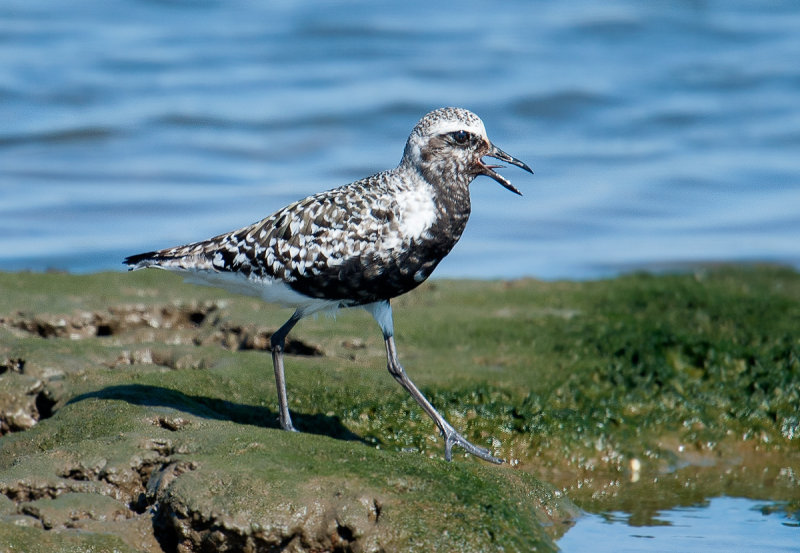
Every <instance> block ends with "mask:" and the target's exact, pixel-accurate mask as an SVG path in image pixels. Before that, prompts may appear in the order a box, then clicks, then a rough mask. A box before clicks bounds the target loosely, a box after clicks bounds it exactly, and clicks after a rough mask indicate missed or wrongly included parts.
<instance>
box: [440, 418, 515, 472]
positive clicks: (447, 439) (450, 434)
mask: <svg viewBox="0 0 800 553" xmlns="http://www.w3.org/2000/svg"><path fill="white" fill-rule="evenodd" d="M442 433H443V434H444V458H445V459H446V460H447V461H451V460H452V459H453V454H452V449H453V446H454V445H458V446H460V447H462V448H463V449H464V450H465V451H466V452H467V453H470V454H471V455H474V456H475V457H478V458H479V459H483V460H484V461H489V462H490V463H495V464H497V465H501V464H503V463H504V462H505V461H504V460H503V459H500V458H499V457H495V456H494V455H492V454H491V453H490V452H489V450H488V449H486V448H484V447H479V446H476V445H475V444H473V443H472V442H470V441H469V440H467V439H466V438H465V437H464V436H462V435H461V434H459V433H458V432H457V431H456V430H455V429H454V428H452V427H451V428H448V429H445V430H444V431H443V432H442Z"/></svg>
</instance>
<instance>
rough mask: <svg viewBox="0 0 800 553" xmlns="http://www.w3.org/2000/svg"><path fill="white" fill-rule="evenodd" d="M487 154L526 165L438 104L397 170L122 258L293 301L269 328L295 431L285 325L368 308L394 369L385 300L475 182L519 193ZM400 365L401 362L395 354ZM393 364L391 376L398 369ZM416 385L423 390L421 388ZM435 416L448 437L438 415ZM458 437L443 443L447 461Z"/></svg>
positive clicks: (462, 208) (477, 124)
mask: <svg viewBox="0 0 800 553" xmlns="http://www.w3.org/2000/svg"><path fill="white" fill-rule="evenodd" d="M487 155H488V156H492V157H496V158H498V159H501V160H504V161H506V162H509V163H513V164H515V165H517V166H519V167H522V168H524V169H526V170H528V171H530V169H529V168H528V167H527V166H526V165H525V164H524V163H522V162H520V161H519V160H517V159H515V158H513V157H511V156H509V155H508V154H506V153H504V152H503V151H502V150H499V149H498V148H496V147H495V146H493V145H492V144H491V142H490V141H489V139H488V138H487V136H486V130H485V128H484V125H483V123H482V122H481V120H480V119H479V118H478V117H477V116H476V115H475V114H473V113H471V112H469V111H467V110H464V109H460V108H442V109H439V110H436V111H433V112H431V113H429V114H427V115H426V116H425V117H423V118H422V119H421V120H420V122H419V123H418V124H417V125H416V126H415V127H414V129H413V130H412V132H411V135H410V136H409V138H408V141H407V142H406V147H405V150H404V154H403V158H402V161H401V162H400V164H399V165H398V166H397V167H396V168H395V169H392V170H389V171H384V172H381V173H377V174H375V175H373V176H371V177H367V178H365V179H362V180H359V181H356V182H354V183H351V184H348V185H345V186H342V187H340V188H335V189H333V190H329V191H326V192H321V193H319V194H315V195H313V196H309V197H308V198H305V199H303V200H300V201H298V202H295V203H293V204H291V205H289V206H287V207H285V208H283V209H281V210H279V211H277V212H276V213H274V214H273V215H270V216H269V217H267V218H266V219H263V220H261V221H258V222H257V223H254V224H252V225H250V226H248V227H244V228H242V229H239V230H236V231H233V232H230V233H226V234H222V235H219V236H217V237H214V238H211V239H209V240H205V241H202V242H196V243H193V244H188V245H185V246H178V247H175V248H168V249H164V250H159V251H154V252H148V253H144V254H139V255H134V256H131V257H128V258H127V259H126V260H125V263H127V264H129V265H130V266H131V268H132V269H140V268H144V267H158V268H162V269H168V270H173V271H179V272H183V273H186V274H187V279H188V280H191V281H192V282H199V283H205V284H212V285H217V286H222V287H224V288H227V289H229V290H232V291H234V292H237V293H244V294H249V295H254V296H257V297H260V298H262V299H264V300H265V301H269V302H275V303H279V304H282V305H285V306H289V307H293V308H294V309H295V310H296V312H295V315H293V317H292V319H290V320H289V321H288V322H287V324H286V325H284V327H283V328H282V329H281V330H279V331H278V332H277V333H276V337H277V338H276V337H273V346H274V347H273V361H274V362H275V371H276V378H277V380H278V388H279V390H278V392H279V399H280V400H281V424H282V426H283V427H284V428H287V429H292V427H291V420H290V419H289V414H288V407H286V405H284V404H283V402H284V400H285V397H284V398H281V392H283V394H284V396H285V389H283V390H281V387H282V378H283V374H282V373H283V366H282V363H283V361H282V355H280V352H281V351H282V345H283V339H284V338H285V336H286V334H288V332H289V330H291V328H292V327H293V326H294V324H295V323H296V322H297V321H299V320H300V319H301V318H302V317H304V316H306V315H308V314H310V313H314V312H317V311H320V310H325V309H335V308H338V307H354V306H364V307H365V308H367V309H368V310H369V311H371V312H372V313H373V315H374V316H375V318H376V320H378V323H379V324H380V325H381V328H382V330H383V332H384V337H385V338H386V340H387V353H388V354H389V365H390V367H389V368H390V371H393V368H392V351H393V350H394V342H393V340H392V334H393V329H392V322H391V308H390V307H389V300H390V299H391V298H394V297H396V296H399V295H401V294H404V293H405V292H408V291H409V290H412V289H413V288H415V287H416V286H418V285H419V284H420V283H422V282H423V281H424V280H425V279H427V278H428V277H429V276H430V274H431V273H432V272H433V270H434V269H435V268H436V266H437V265H438V264H439V262H440V261H441V260H442V259H443V258H444V257H445V256H446V255H447V254H448V253H449V252H450V250H451V249H452V248H453V246H454V245H455V244H456V242H457V241H458V239H459V238H460V237H461V234H462V233H463V231H464V227H465V226H466V224H467V220H468V218H469V215H470V198H469V184H470V182H472V180H473V179H474V178H475V177H476V176H477V175H479V174H485V175H488V176H491V177H492V178H494V179H495V180H497V181H498V182H499V183H500V184H502V185H503V186H505V187H506V188H508V189H509V190H512V191H514V192H516V193H519V191H517V190H516V189H515V188H514V187H513V186H511V184H510V183H509V182H508V181H507V180H505V179H504V178H503V177H501V176H500V175H498V174H497V173H495V172H494V171H493V170H492V169H493V168H494V167H495V166H487V165H485V164H484V163H483V162H482V161H481V158H482V157H483V156H487ZM389 340H391V342H392V343H391V347H390V345H389ZM276 349H277V351H278V357H275V351H276ZM394 361H395V362H396V357H395V359H394ZM396 365H397V368H399V370H400V371H402V367H400V366H399V363H396ZM396 371H397V369H395V371H394V372H392V374H393V375H394V376H395V378H398V376H397V374H395V372H396ZM279 372H280V374H278V373H279ZM403 376H404V374H403ZM409 383H410V381H409ZM401 384H403V385H404V386H405V387H407V385H406V384H405V383H403V382H401ZM411 386H412V387H413V384H411ZM407 389H408V387H407ZM409 391H410V392H411V393H412V395H414V396H415V398H417V394H419V392H418V390H416V388H414V391H412V390H409ZM419 396H420V397H421V394H419ZM423 399H424V398H423ZM417 400H418V401H420V400H419V398H417ZM425 401H427V400H425ZM428 405H430V404H428ZM423 407H424V408H425V405H423ZM431 409H433V408H432V407H431ZM426 411H427V408H426ZM434 412H435V410H434ZM429 414H430V412H429ZM436 415H438V413H436ZM431 416H432V417H434V419H435V420H436V416H435V415H433V414H431ZM439 417H441V416H440V415H439ZM443 420H444V419H442V421H443ZM444 422H445V424H446V421H444ZM437 424H439V426H440V428H441V429H442V432H444V433H445V434H446V435H447V434H448V431H447V429H446V428H444V427H443V426H442V424H440V422H439V421H438V420H437ZM448 426H449V425H448ZM450 429H451V430H452V427H450ZM453 432H455V431H453ZM456 436H457V438H458V439H456V438H453V443H459V444H460V445H462V446H464V443H463V442H466V440H464V439H463V438H462V437H461V436H460V435H458V434H457V433H456ZM448 439H449V438H448ZM462 441H463V442H462ZM466 443H467V444H469V442H466ZM451 445H452V444H450V443H449V442H448V445H447V448H446V454H447V457H448V458H449V457H450V446H451ZM469 445H470V446H471V447H472V448H474V449H475V450H476V451H477V450H480V451H483V450H482V449H481V448H475V446H472V444H469ZM467 449H468V450H469V448H467ZM470 451H471V452H472V453H475V454H478V455H481V456H482V457H484V458H488V457H490V458H489V460H495V461H496V459H495V458H494V457H491V456H488V457H487V455H488V453H485V454H481V453H476V451H472V450H470Z"/></svg>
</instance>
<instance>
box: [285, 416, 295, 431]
mask: <svg viewBox="0 0 800 553" xmlns="http://www.w3.org/2000/svg"><path fill="white" fill-rule="evenodd" d="M281 428H283V429H284V430H286V431H287V432H298V430H297V429H296V428H295V427H294V425H293V424H292V419H291V418H289V417H286V418H284V417H281Z"/></svg>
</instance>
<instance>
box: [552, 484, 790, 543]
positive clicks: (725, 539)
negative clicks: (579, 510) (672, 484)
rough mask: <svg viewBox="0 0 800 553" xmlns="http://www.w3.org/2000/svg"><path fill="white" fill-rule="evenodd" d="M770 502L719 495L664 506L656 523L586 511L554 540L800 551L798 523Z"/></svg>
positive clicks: (618, 514) (620, 515)
mask: <svg viewBox="0 0 800 553" xmlns="http://www.w3.org/2000/svg"><path fill="white" fill-rule="evenodd" d="M773 507H774V504H771V503H770V502H759V501H754V500H751V499H744V498H734V497H717V498H714V499H712V500H710V501H709V502H708V503H706V504H704V505H697V506H694V507H679V508H675V509H672V510H669V511H663V512H662V513H660V515H659V518H658V525H654V526H630V525H628V516H627V515H626V514H624V513H607V514H605V515H588V516H585V517H583V518H581V519H579V520H578V522H577V524H576V525H575V527H574V528H572V529H571V530H568V531H567V533H566V534H565V535H564V537H562V538H561V539H560V540H559V541H558V547H559V548H560V549H561V551H562V553H584V552H586V551H591V552H593V553H606V552H608V553H767V552H769V553H798V551H800V523H798V521H797V520H796V519H794V518H791V517H789V516H787V514H786V513H785V512H784V511H782V510H780V509H774V508H773Z"/></svg>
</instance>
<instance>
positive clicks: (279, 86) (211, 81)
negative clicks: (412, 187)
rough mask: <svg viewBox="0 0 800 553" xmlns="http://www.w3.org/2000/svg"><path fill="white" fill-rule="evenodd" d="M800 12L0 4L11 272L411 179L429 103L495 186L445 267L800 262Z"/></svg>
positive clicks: (570, 272) (690, 5)
mask: <svg viewBox="0 0 800 553" xmlns="http://www.w3.org/2000/svg"><path fill="white" fill-rule="evenodd" d="M798 60H800V2H797V1H794V0H792V1H785V2H781V1H777V0H776V1H770V2H743V1H734V0H719V1H701V0H696V1H676V2H638V1H637V2H633V1H632V2H623V1H610V2H590V1H588V0H586V1H573V2H531V1H527V0H516V1H506V2H503V3H502V4H498V3H488V2H477V1H459V2H428V1H419V0H410V1H406V2H403V3H402V5H399V4H394V3H376V2H336V3H331V2H329V3H312V2H253V1H251V0H225V1H222V0H219V1H213V0H205V1H199V0H198V1H188V0H186V1H181V0H171V1H169V0H146V1H145V0H138V1H137V0H97V1H86V0H73V1H71V2H46V1H31V0H3V1H2V2H0V270H19V269H34V270H44V269H48V268H54V269H66V270H70V271H76V272H85V271H97V270H106V269H121V268H122V266H121V265H120V260H121V259H122V257H123V256H125V255H127V254H132V253H137V252H140V251H145V250H150V249H153V248H159V247H165V246H170V245H175V244H178V243H185V242H189V241H193V240H197V239H202V238H207V237H209V236H212V235H215V234H217V233H220V232H224V231H227V230H232V229H234V228H238V227H240V226H243V225H245V224H249V223H251V222H253V221H255V220H258V219H260V218H262V217H264V216H266V215H268V214H270V213H271V212H273V211H274V210H276V209H278V208H280V207H282V206H283V205H285V204H286V203H288V202H290V201H292V200H295V199H298V198H300V197H303V196H305V195H308V194H311V193H313V192H316V191H320V190H323V189H327V188H332V187H335V186H338V185H340V184H344V183H347V182H350V181H352V180H355V179H357V178H360V177H363V176H366V175H368V174H370V173H372V172H375V171H378V170H382V169H386V168H389V167H392V166H394V165H395V164H396V163H397V162H398V161H399V158H400V156H401V153H402V148H403V145H404V143H405V139H406V137H407V135H408V132H409V131H410V129H411V128H412V127H413V125H414V124H415V123H416V121H417V120H418V119H419V118H420V117H421V116H422V115H423V114H424V113H426V112H427V111H429V110H430V109H432V108H435V107H439V106H443V105H460V106H464V107H467V108H470V109H472V110H473V111H475V112H477V113H478V114H479V115H480V116H481V117H482V118H483V120H484V122H485V124H486V127H487V129H488V131H489V135H490V137H491V138H492V139H493V140H494V142H495V143H496V144H498V145H499V146H500V147H501V148H503V149H504V150H506V151H508V152H509V153H511V154H513V155H516V156H517V157H519V158H521V159H523V160H524V161H526V162H528V163H529V164H530V165H531V166H532V167H533V169H534V171H535V172H536V174H535V175H533V176H531V175H529V174H527V173H524V172H522V171H520V170H519V169H517V168H514V167H510V168H509V169H507V170H506V171H505V174H506V175H507V176H508V177H510V178H511V180H512V182H514V183H515V185H516V186H517V187H519V188H520V189H521V190H523V192H524V193H525V196H524V197H523V198H519V197H516V196H514V195H512V194H510V193H509V192H507V191H506V190H504V189H502V188H501V187H500V186H498V185H497V184H496V183H495V182H494V181H491V180H490V179H487V178H485V177H481V178H479V179H478V180H477V181H476V182H474V183H473V186H472V189H473V216H472V219H471V221H470V224H469V225H468V227H467V232H466V233H465V235H464V237H463V238H462V241H461V243H460V244H459V245H458V246H457V247H456V249H455V251H454V252H453V253H452V254H451V255H450V257H449V258H448V259H446V260H445V262H444V263H443V264H442V265H441V266H440V268H439V269H438V271H437V273H436V274H438V275H439V276H461V277H498V276H499V277H517V276H522V275H528V276H535V277H540V278H557V277H568V278H589V277H595V276H603V275H610V274H615V273H618V272H621V271H627V270H631V269H634V268H660V267H674V266H682V265H684V264H694V263H706V262H718V261H759V260H760V261H775V262H780V263H787V264H792V265H794V266H800V61H798Z"/></svg>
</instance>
